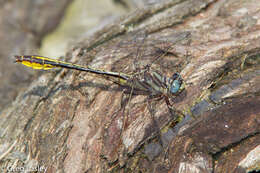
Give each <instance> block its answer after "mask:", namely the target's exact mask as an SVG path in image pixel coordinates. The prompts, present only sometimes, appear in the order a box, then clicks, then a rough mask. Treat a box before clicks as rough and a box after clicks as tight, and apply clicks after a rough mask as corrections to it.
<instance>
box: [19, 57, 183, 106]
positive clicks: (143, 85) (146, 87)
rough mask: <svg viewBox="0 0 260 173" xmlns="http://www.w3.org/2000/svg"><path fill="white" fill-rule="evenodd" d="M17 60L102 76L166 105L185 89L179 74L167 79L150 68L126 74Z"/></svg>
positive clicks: (33, 59)
mask: <svg viewBox="0 0 260 173" xmlns="http://www.w3.org/2000/svg"><path fill="white" fill-rule="evenodd" d="M15 58H16V59H15V62H16V63H20V64H23V65H25V66H27V67H30V68H33V69H43V70H49V69H53V68H65V69H72V70H77V71H83V72H89V73H94V74H97V75H101V76H103V77H104V78H106V79H108V80H111V81H113V82H114V83H116V84H118V85H121V86H123V87H127V88H130V89H131V90H132V91H133V93H140V92H141V93H143V94H148V95H150V96H152V97H160V98H164V99H165V100H166V103H168V102H169V98H171V97H173V96H176V95H178V94H179V93H180V92H181V91H182V90H183V89H184V86H183V79H182V77H181V75H180V74H179V73H177V72H176V73H174V74H173V75H172V76H171V77H167V76H164V75H162V74H161V73H160V72H158V71H156V70H151V68H150V66H146V68H145V69H144V70H141V71H140V72H136V73H134V74H125V73H121V72H112V71H105V70H102V69H96V68H92V67H89V66H81V65H78V64H73V63H68V62H64V61H60V60H56V59H52V58H47V57H43V56H38V55H24V56H20V55H15Z"/></svg>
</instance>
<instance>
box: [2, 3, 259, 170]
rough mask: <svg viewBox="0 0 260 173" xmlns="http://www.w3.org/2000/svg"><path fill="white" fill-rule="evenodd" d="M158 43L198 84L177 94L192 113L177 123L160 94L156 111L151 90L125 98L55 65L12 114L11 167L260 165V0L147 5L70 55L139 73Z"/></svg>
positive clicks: (170, 64)
mask: <svg viewBox="0 0 260 173" xmlns="http://www.w3.org/2000/svg"><path fill="white" fill-rule="evenodd" d="M158 53H163V55H164V56H162V57H159V60H158V61H156V62H155V63H153V64H152V67H153V68H155V69H158V70H159V71H161V72H162V73H164V74H165V75H167V76H171V75H172V74H173V73H174V72H176V71H177V72H180V74H181V75H182V77H183V79H184V81H185V83H186V85H185V91H184V92H182V93H181V94H180V95H179V96H177V97H176V98H175V99H174V102H175V103H174V107H175V108H176V109H177V110H179V111H180V112H182V113H183V114H185V118H183V119H182V121H180V122H179V123H177V124H176V121H174V119H175V118H176V117H173V116H172V115H171V114H170V113H169V111H168V109H167V106H166V104H165V103H164V101H160V100H158V101H157V100H156V101H153V102H152V109H153V113H154V119H152V118H151V114H150V112H149V111H148V106H147V104H148V103H147V102H146V98H147V96H145V95H133V96H132V97H131V99H130V101H129V102H128V104H127V105H126V106H125V105H124V104H122V102H123V101H124V96H122V94H123V88H122V87H120V86H117V85H115V84H113V83H112V82H109V81H107V80H105V79H103V78H99V77H98V76H95V75H91V74H88V73H79V72H72V71H69V70H57V71H54V72H53V73H44V74H43V75H41V76H40V77H39V78H38V79H37V80H35V81H34V82H33V83H32V84H31V85H30V86H29V87H28V89H27V90H26V91H25V92H22V93H20V94H19V95H18V97H17V98H16V100H15V101H14V102H13V103H12V105H11V106H10V107H8V108H6V109H4V110H3V111H2V112H1V121H0V127H1V129H0V133H1V151H2V153H3V154H1V155H0V158H1V161H0V164H1V168H2V169H5V170H6V168H7V167H10V166H12V167H13V168H17V167H25V168H28V167H33V166H34V167H35V166H45V167H47V172H59V171H61V172H63V171H65V172H189V173H191V172H216V173H218V172H250V171H256V170H259V168H260V133H259V132H260V107H259V103H260V97H259V89H260V79H259V76H260V68H259V59H260V58H259V57H260V3H259V2H258V0H249V1H243V0H229V1H227V0H218V1H214V0H196V1H194V0H179V1H177V0H176V1H167V2H163V3H159V4H154V5H152V6H147V7H144V8H143V9H139V10H137V11H135V12H133V13H131V14H130V15H129V16H125V17H124V18H122V19H121V20H118V21H116V22H115V23H112V24H110V25H108V26H106V27H105V28H103V29H102V30H100V31H98V32H96V33H95V34H93V35H92V36H91V37H88V38H84V39H83V40H82V41H81V42H80V43H78V44H77V45H75V46H74V48H73V49H71V50H68V52H67V56H66V60H68V61H70V62H77V63H78V64H82V65H90V66H92V67H95V68H102V69H105V70H109V71H119V72H124V73H131V72H134V71H138V68H137V67H139V68H143V67H145V65H146V64H149V63H151V62H152V61H153V60H154V59H155V55H157V54H158ZM122 100H123V101H122ZM122 105H123V106H124V109H123V108H122ZM175 116H177V114H176V115H175ZM124 119H125V122H126V123H125V126H124V128H123V130H122V127H123V122H124ZM159 129H160V133H159V135H158V130H159ZM158 136H159V137H158ZM4 151H6V152H4Z"/></svg>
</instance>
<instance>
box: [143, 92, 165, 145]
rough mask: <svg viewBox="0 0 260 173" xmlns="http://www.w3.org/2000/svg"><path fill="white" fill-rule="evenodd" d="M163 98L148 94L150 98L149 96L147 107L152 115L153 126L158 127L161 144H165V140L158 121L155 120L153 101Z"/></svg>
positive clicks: (157, 131) (157, 133)
mask: <svg viewBox="0 0 260 173" xmlns="http://www.w3.org/2000/svg"><path fill="white" fill-rule="evenodd" d="M161 98H162V97H155V98H152V97H151V96H148V98H147V108H148V110H149V113H150V115H151V119H152V123H153V127H155V128H156V136H157V137H158V141H159V143H160V145H161V146H163V142H162V138H161V132H160V127H159V125H158V123H157V121H156V120H155V112H154V109H153V108H152V103H153V101H154V100H159V99H161Z"/></svg>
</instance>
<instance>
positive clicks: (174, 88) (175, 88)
mask: <svg viewBox="0 0 260 173" xmlns="http://www.w3.org/2000/svg"><path fill="white" fill-rule="evenodd" d="M180 87H181V81H179V80H178V79H176V80H174V81H173V82H172V85H171V89H170V91H171V93H173V94H175V93H177V92H178V91H179V89H180Z"/></svg>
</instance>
